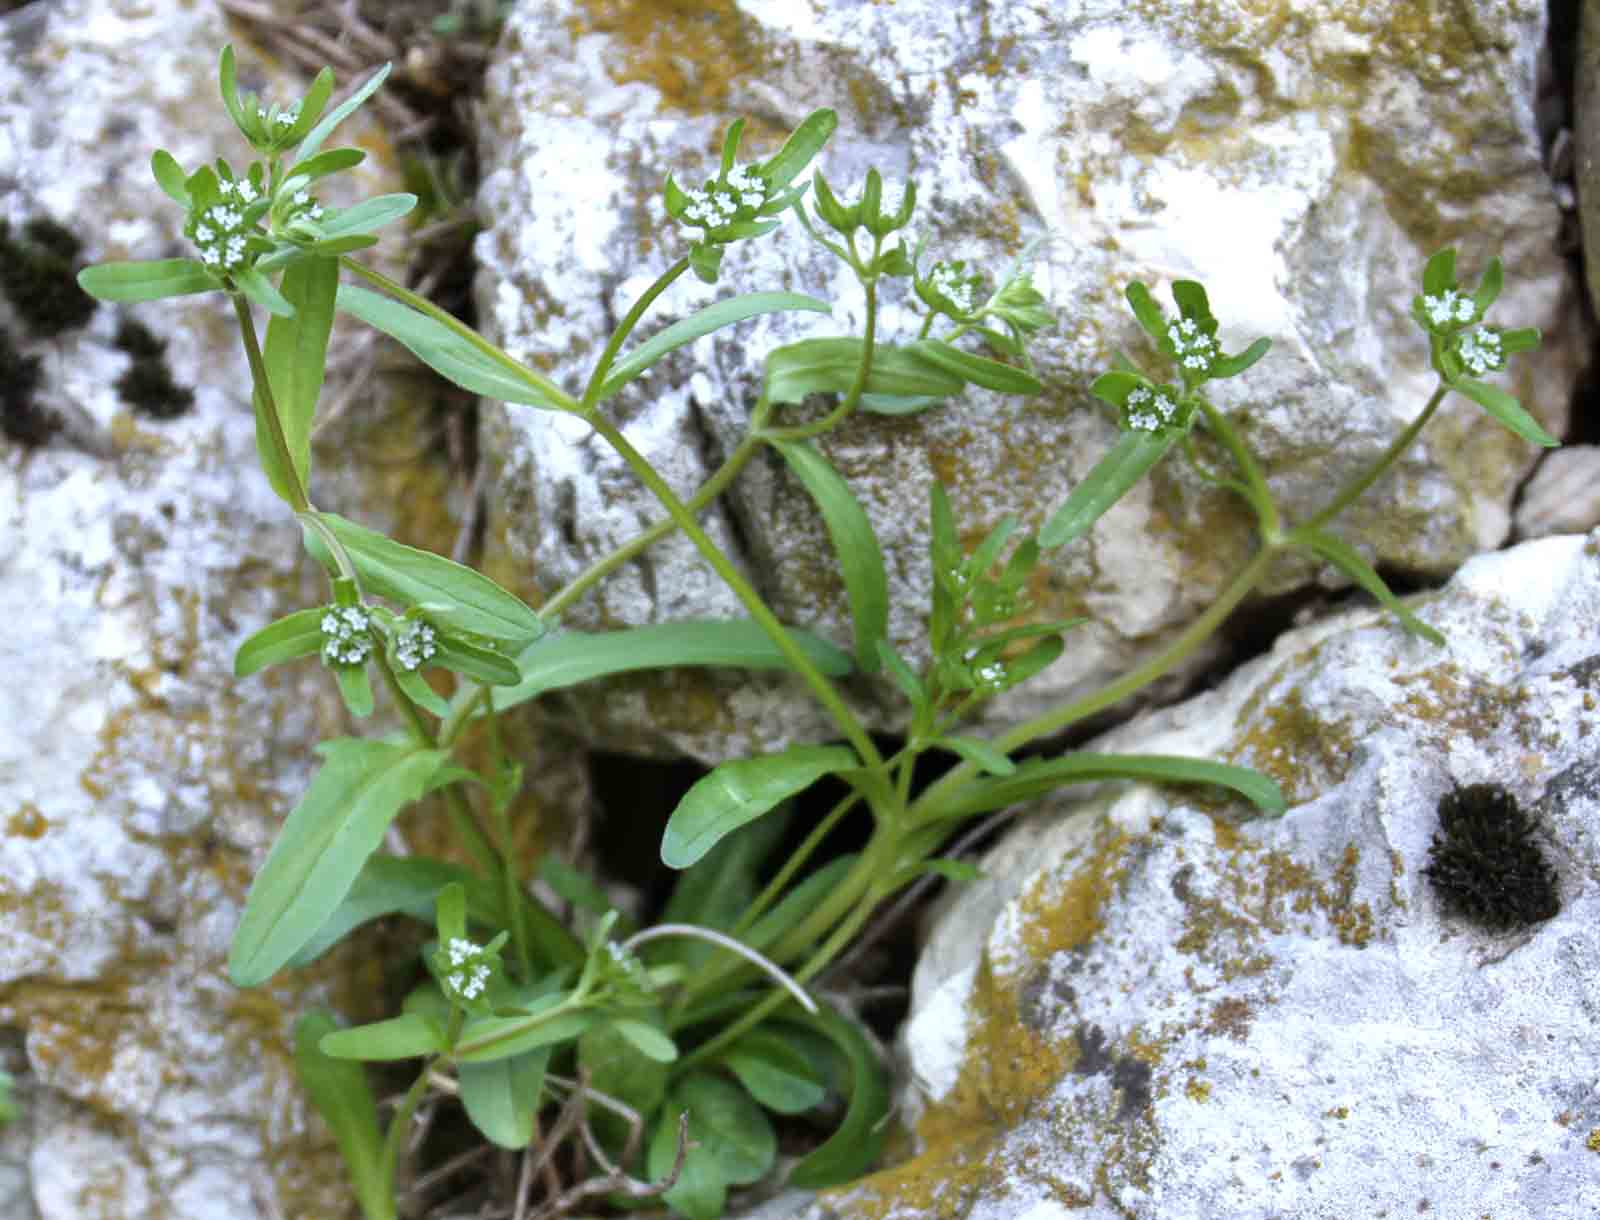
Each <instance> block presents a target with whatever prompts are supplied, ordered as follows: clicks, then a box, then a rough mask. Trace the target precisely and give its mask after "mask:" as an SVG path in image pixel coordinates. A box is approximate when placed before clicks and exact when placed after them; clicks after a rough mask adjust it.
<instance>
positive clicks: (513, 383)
mask: <svg viewBox="0 0 1600 1220" xmlns="http://www.w3.org/2000/svg"><path fill="white" fill-rule="evenodd" d="M339 308H340V309H342V310H344V311H345V312H346V313H348V314H353V315H355V316H356V317H358V318H360V319H361V320H362V321H363V322H365V323H366V324H367V325H368V326H371V327H373V328H374V329H376V330H381V331H382V332H383V333H384V334H386V335H388V336H389V337H390V338H392V339H394V340H396V341H397V342H399V343H400V344H402V345H403V346H405V347H406V348H408V349H410V351H411V352H412V353H413V354H414V355H415V356H416V357H417V359H419V360H421V361H422V362H423V363H424V364H426V365H427V366H428V367H429V368H431V369H433V370H434V371H435V372H436V373H438V374H439V375H440V376H441V377H443V378H445V379H446V380H447V381H450V382H453V383H454V384H455V385H458V386H460V387H461V388H462V389H464V390H469V391H471V392H472V393H474V394H481V395H482V396H483V397H485V398H494V399H498V400H499V401H501V402H516V403H522V404H523V405H524V406H530V407H542V408H544V409H546V410H549V411H565V410H569V409H570V408H571V407H572V406H573V404H572V403H571V401H570V400H565V401H564V400H563V399H562V398H559V397H556V396H555V395H553V394H552V393H551V392H550V390H549V389H547V388H544V387H541V386H540V385H539V384H538V383H537V382H535V381H532V380H530V379H529V378H525V377H522V376H519V375H518V374H516V373H515V372H513V371H511V370H510V369H509V368H507V367H506V366H504V365H501V364H500V363H498V362H497V361H495V360H494V359H492V358H491V357H490V356H488V355H486V354H485V353H484V352H481V351H479V350H478V348H477V347H475V346H473V344H472V343H470V342H469V341H468V340H467V339H465V338H463V337H462V336H461V335H458V334H456V332H455V331H453V330H451V329H450V328H449V327H448V326H446V325H444V323H442V322H439V321H438V320H436V319H434V318H430V317H428V315H427V314H424V313H422V312H420V311H418V310H415V309H412V308H411V307H410V306H409V305H402V304H401V303H400V302H398V301H391V300H390V299H389V298H388V297H385V296H380V295H379V294H378V293H376V292H369V291H368V290H367V289H365V288H361V287H359V286H357V285H355V284H340V285H339ZM530 377H531V375H530Z"/></svg>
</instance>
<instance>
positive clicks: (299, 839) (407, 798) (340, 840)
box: [228, 738, 448, 987]
mask: <svg viewBox="0 0 1600 1220" xmlns="http://www.w3.org/2000/svg"><path fill="white" fill-rule="evenodd" d="M317 752H318V753H319V754H321V755H322V756H323V759H324V761H323V764H322V768H321V770H319V771H318V772H317V774H316V776H315V778H313V779H312V781H311V786H310V787H309V788H307V789H306V793H305V795H304V796H303V797H302V798H301V799H300V803H299V804H298V805H296V806H295V807H294V809H293V810H292V811H291V812H290V814H289V817H288V819H287V820H286V821H285V822H284V824H283V829H282V830H281V831H279V832H278V839H277V842H275V843H274V844H273V845H272V851H271V852H270V853H269V854H268V856H267V861H266V863H265V864H263V865H262V866H261V871H260V872H259V873H257V874H256V879H255V883H254V884H253V885H252V886H251V887H250V895H249V897H248V898H247V899H246V900H245V909H244V914H243V916H242V917H241V918H240V920H239V926H238V928H237V929H236V930H235V932H234V935H233V946H232V949H231V950H230V952H229V955H228V973H229V976H230V977H231V978H232V979H233V982H234V983H235V985H237V986H240V987H254V986H257V985H258V984H260V983H264V982H265V981H266V980H267V979H269V978H271V977H272V975H273V974H275V973H276V972H277V971H278V970H279V969H280V968H281V967H282V966H283V965H284V964H285V963H286V962H288V960H289V959H290V958H291V957H293V956H294V954H295V953H296V952H298V951H299V949H300V948H301V946H302V945H304V944H305V943H306V942H307V941H309V940H310V939H311V938H312V936H313V935H315V934H316V932H317V930H318V929H319V928H321V927H322V925H323V924H324V923H326V922H327V920H328V917H329V916H330V915H332V914H333V912H334V910H335V909H336V908H337V907H338V906H339V904H340V903H341V902H342V901H343V900H344V896H345V895H346V894H347V893H348V892H349V890H350V887H351V885H352V884H354V882H355V879H356V877H357V875H358V874H359V873H360V872H361V868H362V865H364V864H365V863H366V861H367V857H368V856H370V855H372V853H373V852H374V851H376V850H377V848H378V845H379V844H380V843H382V842H383V835H384V832H385V831H386V830H387V829H388V828H389V823H390V822H392V821H393V820H394V818H395V815H396V814H398V813H399V812H400V810H401V809H403V808H405V806H406V805H408V804H410V803H411V802H412V801H414V800H416V799H417V797H418V796H420V795H421V794H422V791H423V789H424V787H426V785H427V782H428V780H429V778H430V777H431V776H432V775H433V773H434V772H435V771H436V770H438V768H439V766H440V765H441V764H442V763H443V762H444V761H445V760H446V759H447V758H448V755H447V754H446V753H444V752H443V751H440V750H422V749H417V748H415V747H414V746H398V745H389V744H387V743H385V742H381V741H362V740H358V739H354V738H340V739H337V740H334V741H326V742H323V743H322V744H321V745H320V746H318V747H317Z"/></svg>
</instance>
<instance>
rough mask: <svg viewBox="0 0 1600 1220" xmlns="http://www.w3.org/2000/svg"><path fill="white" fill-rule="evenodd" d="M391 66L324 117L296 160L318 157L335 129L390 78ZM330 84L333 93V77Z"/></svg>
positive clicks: (370, 78)
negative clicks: (319, 151) (325, 141)
mask: <svg viewBox="0 0 1600 1220" xmlns="http://www.w3.org/2000/svg"><path fill="white" fill-rule="evenodd" d="M391 66H392V65H390V64H384V65H383V67H381V68H379V69H378V70H377V71H376V72H374V73H373V74H372V75H371V76H369V77H368V78H367V83H366V84H364V85H362V86H361V88H359V89H357V90H356V91H355V92H354V93H352V94H351V95H350V96H349V97H347V98H345V100H344V101H342V102H340V103H339V104H338V105H337V106H335V107H334V108H333V109H332V110H330V111H329V112H328V113H327V114H325V115H323V116H322V119H321V121H319V122H318V123H317V125H316V126H315V127H313V128H312V129H311V130H310V131H308V132H307V133H306V137H305V139H304V140H302V141H301V142H300V147H299V149H298V150H297V151H296V153H295V160H296V161H308V160H310V159H311V158H312V157H314V156H316V155H317V150H318V149H319V148H321V147H322V143H323V141H324V140H326V139H327V138H328V137H329V136H330V135H332V134H333V129H334V128H335V127H337V126H338V125H339V124H340V123H342V122H344V121H345V119H347V118H349V117H350V116H351V115H352V114H353V113H355V110H356V108H357V107H358V106H360V105H361V103H362V102H364V101H366V100H367V99H368V98H369V97H371V96H372V95H373V94H374V93H376V92H377V91H378V86H379V85H381V84H383V82H384V81H385V80H386V79H387V78H388V76H389V69H390V67H391ZM328 84H329V91H330V92H331V90H332V84H333V82H332V79H331V77H330V79H329V82H328ZM318 109H319V110H320V109H321V107H320V106H319V107H318ZM303 117H304V116H303V115H302V119H303ZM295 126H296V127H298V126H299V121H297V122H296V124H295Z"/></svg>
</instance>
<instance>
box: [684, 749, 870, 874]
mask: <svg viewBox="0 0 1600 1220" xmlns="http://www.w3.org/2000/svg"><path fill="white" fill-rule="evenodd" d="M860 765H861V760H860V759H859V758H857V757H856V752H855V751H854V750H852V749H850V747H848V746H791V747H790V748H789V749H787V750H784V751H783V752H782V753H779V754H763V755H759V756H758V757H755V758H740V759H735V760H734V761H732V762H725V763H723V764H722V765H721V766H719V767H717V768H716V769H715V770H713V771H712V772H711V773H710V774H709V775H706V776H704V777H703V778H702V779H700V780H699V781H698V782H697V783H696V784H695V785H694V787H692V788H690V789H689V791H688V792H686V793H684V796H683V799H682V800H681V801H679V802H678V807H677V808H676V809H674V810H673V811H672V816H671V817H670V818H668V819H667V829H666V833H665V834H664V835H663V836H662V839H661V861H662V863H664V864H665V865H666V866H667V867H668V868H688V867H689V866H690V865H691V864H693V863H694V862H695V861H696V860H698V859H700V857H701V856H703V855H705V854H706V852H708V851H710V850H711V849H712V848H713V847H714V846H716V844H717V843H718V841H719V840H721V839H722V838H723V836H725V835H727V834H730V833H731V832H733V831H735V830H737V829H739V827H741V826H743V825H745V824H746V823H747V822H753V821H755V819H757V818H759V817H760V816H761V815H762V814H764V813H769V812H771V811H772V810H773V809H775V808H777V806H778V805H779V804H780V803H781V802H783V801H785V800H787V799H788V798H789V797H791V796H793V795H795V793H797V792H803V791H805V789H807V788H809V787H810V786H811V785H812V784H813V783H815V782H816V781H817V780H818V779H820V778H821V777H822V776H824V775H828V774H830V773H831V772H834V771H847V770H850V769H851V768H854V767H859V766H860Z"/></svg>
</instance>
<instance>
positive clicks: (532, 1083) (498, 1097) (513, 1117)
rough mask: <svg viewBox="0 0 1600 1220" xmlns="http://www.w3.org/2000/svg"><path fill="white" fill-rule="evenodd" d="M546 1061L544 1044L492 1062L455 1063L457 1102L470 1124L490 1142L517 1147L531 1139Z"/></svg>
mask: <svg viewBox="0 0 1600 1220" xmlns="http://www.w3.org/2000/svg"><path fill="white" fill-rule="evenodd" d="M549 1062H550V1048H549V1047H548V1046H547V1047H542V1048H540V1049H539V1050H532V1051H524V1052H523V1053H522V1054H520V1055H512V1056H510V1057H508V1058H505V1059H496V1060H495V1061H494V1062H492V1063H462V1064H459V1065H457V1067H456V1083H457V1084H459V1085H460V1086H461V1104H462V1105H463V1106H464V1107H466V1111H467V1117H468V1118H470V1119H471V1120H472V1125H473V1126H474V1127H476V1128H477V1129H478V1130H479V1131H481V1132H482V1133H483V1135H484V1137H485V1138H486V1139H487V1140H489V1142H490V1143H492V1144H498V1145H499V1146H500V1147H502V1148H512V1149H517V1148H526V1147H527V1146H528V1145H529V1144H530V1143H532V1142H533V1129H534V1125H533V1120H534V1116H535V1115H537V1114H538V1112H539V1103H540V1097H541V1094H542V1093H543V1090H544V1072H545V1068H546V1066H547V1065H548V1064H549Z"/></svg>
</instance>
